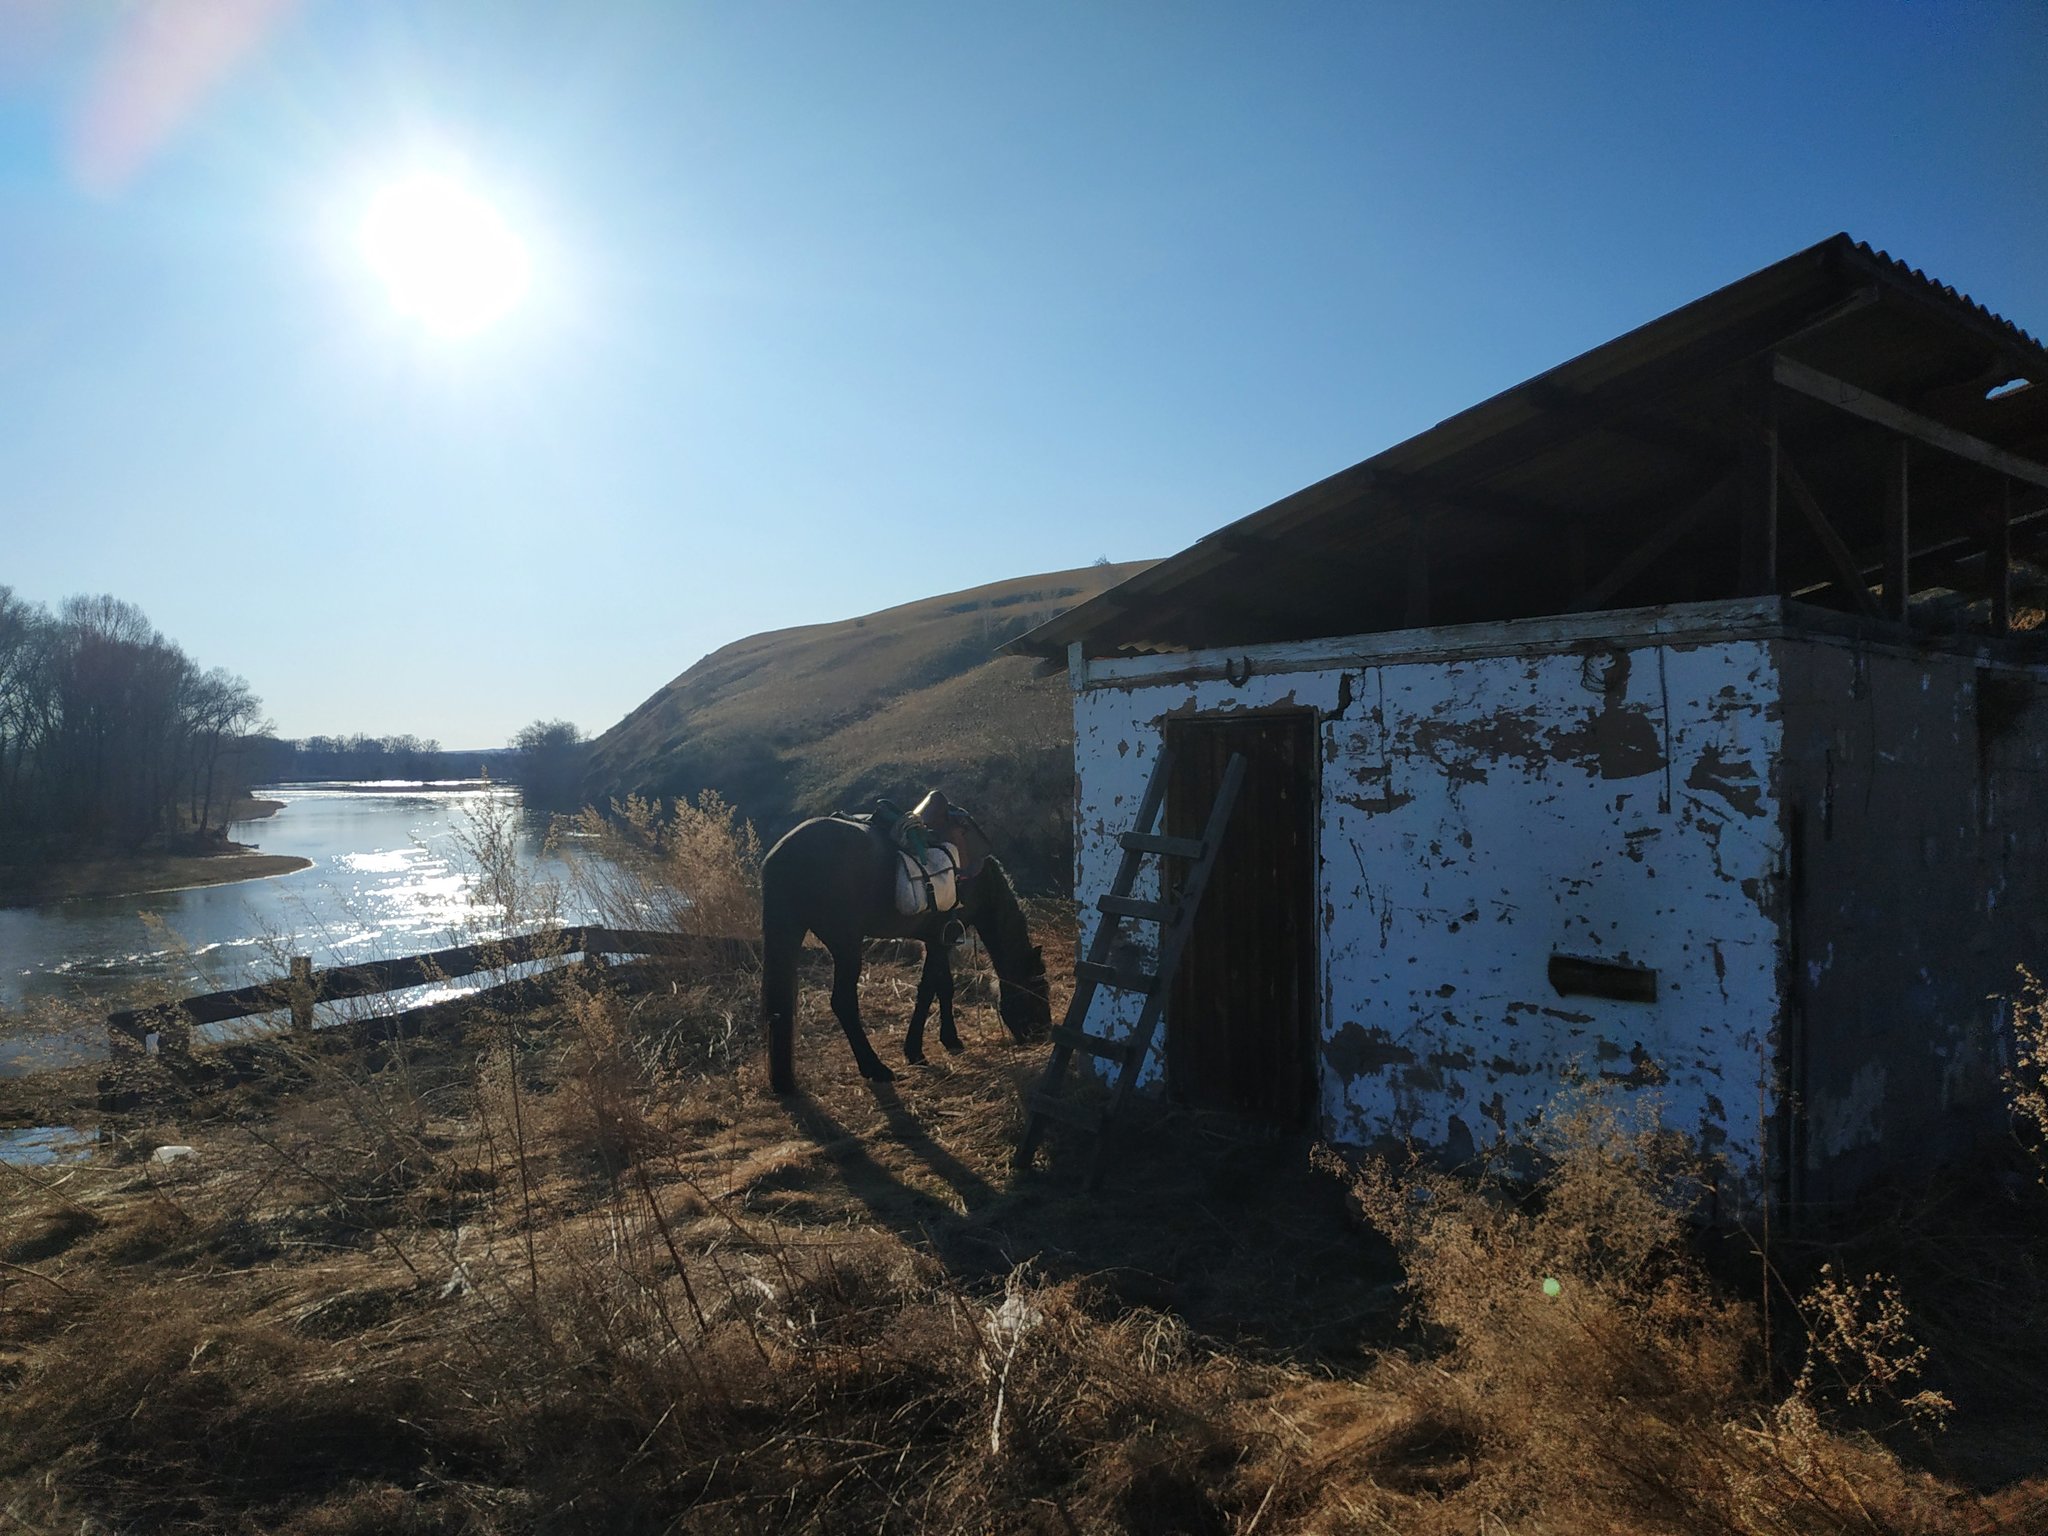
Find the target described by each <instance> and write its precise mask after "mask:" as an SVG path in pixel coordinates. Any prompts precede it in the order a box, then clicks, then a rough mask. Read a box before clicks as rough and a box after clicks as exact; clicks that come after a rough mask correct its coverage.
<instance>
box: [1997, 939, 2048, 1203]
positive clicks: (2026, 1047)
mask: <svg viewBox="0 0 2048 1536" xmlns="http://www.w3.org/2000/svg"><path fill="white" fill-rule="evenodd" d="M2011 1019H2012V1056H2013V1059H2012V1064H2011V1065H2010V1066H2009V1067H2007V1068H2006V1069H2005V1073H2004V1076H2005V1088H2006V1097H2007V1099H2008V1101H2009V1102H2010V1103H2011V1105H2012V1113H2013V1119H2014V1120H2015V1121H2016V1122H2017V1123H2018V1125H2019V1127H2020V1130H2021V1133H2022V1136H2023V1137H2024V1139H2025V1140H2026V1141H2027V1143H2028V1144H2029V1150H2030V1151H2031V1152H2032V1154H2033V1158H2034V1165H2035V1167H2036V1168H2037V1169H2038V1170H2039V1172H2040V1175H2041V1179H2042V1181H2043V1182H2044V1183H2048V987H2044V986H2043V985H2042V984H2041V979H2040V978H2039V977H2038V976H2036V975H2035V974H2034V973H2033V971H2032V970H2030V969H2028V968H2027V967H2026V966H2024V965H2023V966H2021V967H2020V968H2019V976H2018V988H2017V990H2016V991H2015V993H2014V995H2013V1000H2012V1012H2011Z"/></svg>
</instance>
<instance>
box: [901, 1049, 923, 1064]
mask: <svg viewBox="0 0 2048 1536" xmlns="http://www.w3.org/2000/svg"><path fill="white" fill-rule="evenodd" d="M903 1059H904V1060H905V1061H907V1062H909V1063H910V1064H911V1065H912V1066H913V1067H921V1066H923V1065H924V1052H923V1051H910V1050H906V1051H905V1052H904V1053H903Z"/></svg>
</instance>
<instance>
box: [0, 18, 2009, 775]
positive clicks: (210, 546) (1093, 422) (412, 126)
mask: <svg viewBox="0 0 2048 1536" xmlns="http://www.w3.org/2000/svg"><path fill="white" fill-rule="evenodd" d="M219 3H221V0H154V3H151V0H142V3H139V4H133V5H116V4H111V3H108V4H83V3H70V0H0V294H4V295H5V298H4V301H0V519H4V524H0V526H4V527H5V529H6V534H5V538H4V541H0V582H4V583H7V584H10V585H12V586H13V587H14V588H15V589H16V590H17V591H18V592H19V593H21V594H22V595H23V596H25V597H29V598H32V599H38V600H43V601H52V602H54V601H55V600H57V599H59V598H61V597H63V596H64V595H66V594H68V593H71V592H77V591H88V590H91V591H102V590H103V591H111V592H114V593H116V594H117V595H119V596H122V597H125V598H129V599H131V600H133V601H135V602H137V603H139V604H141V605H142V606H143V607H144V609H145V610H146V611H147V612H148V613H149V614H150V616H151V617H152V618H153V619H154V620H155V621H156V622H157V624H158V625H159V626H161V627H162V628H163V629H164V630H165V632H166V633H168V634H169V635H171V636H172V637H173V638H175V639H177V640H178V641H179V642H180V643H181V644H183V645H184V646H185V647H186V649H187V650H188V651H190V652H192V653H193V655H194V656H195V657H196V658H197V659H199V660H200V661H201V662H202V663H204V664H207V665H223V666H227V667H230V668H232V669H234V670H237V671H240V672H242V673H244V674H245V675H247V676H248V677H249V679H250V680H251V682H252V683H253V684H254V685H255V686H256V688H257V690H258V691H259V692H260V693H261V694H262V695H263V697H264V699H265V701H266V703H267V705H268V708H269V710H270V712H271V714H272V715H273V716H274V718H275V719H276V721H277V723H278V725H279V727H280V728H281V729H282V730H284V731H285V732H286V733H288V734H295V735H298V734H310V733H314V732H336V731H357V730H361V731H372V732H391V731H412V732H416V733H418V734H421V735H430V736H435V737H438V738H439V739H440V740H442V741H443V742H444V743H446V744H448V745H462V746H482V745H491V744H495V743H498V742H501V741H502V740H503V739H504V738H506V737H507V736H509V735H510V734H511V732H512V731H514V730H516V729H517V728H518V727H519V726H520V725H522V724H524V723H525V722H527V721H529V720H532V719H534V718H536V717H553V716H566V717H568V718H571V719H573V720H575V721H577V722H578V723H579V724H581V725H582V726H583V727H584V728H585V729H586V730H591V731H596V730H600V729H602V728H604V727H605V726H607V725H609V724H611V723H612V722H613V721H614V720H616V719H617V718H618V717H619V716H620V715H622V714H623V713H624V712H625V711H626V710H628V709H630V708H631V707H632V706H633V705H634V704H636V703H638V702H639V701H640V699H642V698H643V697H645V696H646V695H647V694H648V693H650V692H652V691H653V690H654V689H655V688H657V687H659V686H660V685H661V684H662V683H663V682H665V681H666V680H667V679H668V678H670V677H672V676H673V675H675V674H676V673H677V672H679V671H681V670H682V669H683V668H684V667H686V666H687V665H689V664H690V663H691V662H692V661H694V660H695V659H696V658H697V657H699V656H701V655H702V654H704V653H705V652H707V651H709V650H712V649H715V648H716V647H718V646H719V645H722V644H724V643H725V642H727V641H729V640H732V639H735V638H737V637H739V636H741V635H744V634H747V633H751V632H753V631H756V630H762V629H771V628H777V627H781V626H784V625H790V624H801V623H809V622H814V621H819V620H826V619H834V618H840V617H844V616H847V615H850V614H854V613H860V612H865V611H868V610H871V609H874V608H878V607H882V606H885V605H887V604H890V603H894V602H899V601H906V600H909V599H911V598H915V597H921V596H926V595H929V594H931V593H935V592H942V591H949V590H952V589H955V588H959V587H965V586H970V585H973V584H976V583H978V582H983V581H991V580H997V579H1000V578H1003V577H1007V576H1012V575H1021V574H1025V573H1029V572H1034V571H1041V570H1052V569H1060V568H1064V567H1068V566H1074V565H1084V564H1086V563H1088V562H1089V561H1090V560H1092V559H1094V558H1096V557H1097V556H1098V555H1107V556H1109V557H1110V558H1112V559H1116V560H1126V559H1137V558H1141V557H1146V556H1156V555H1164V554H1168V553H1171V552H1172V551H1174V550H1176V549H1178V548H1180V547H1182V546H1184V545H1186V544H1187V543H1189V542H1191V541H1192V540H1193V539H1195V538H1197V537H1199V536H1200V535H1201V534H1203V533H1205V532H1208V531H1209V530H1210V529H1212V528H1214V527H1215V526H1217V525H1218V524H1220V523H1222V522H1224V521H1227V520H1229V519H1231V518H1234V517H1237V516H1240V515H1242V514H1244V513H1246V512H1249V511H1252V510H1254V509H1255V508H1257V507H1259V506H1262V505H1264V504H1265V503H1267V502H1269V501H1272V500H1274V499H1276V498H1277V497H1279V496H1282V495H1285V494H1286V493H1288V492H1290V491H1292V490H1294V489H1297V488H1298V487H1300V486H1302V485H1304V484H1307V483H1309V482H1311V481H1313V480H1316V479H1319V478H1321V477H1322V476H1324V475H1326V474H1329V473H1331V472H1332V471H1334V470H1337V469H1340V468H1342V467H1343V466H1345V465H1347V464H1351V463H1354V462H1356V461H1357V460H1359V459H1361V458H1364V457H1366V456H1367V455H1369V454H1371V453H1374V452H1376V451H1378V450H1379V449H1380V448H1383V447H1385V446H1387V445H1388V444H1390V443H1393V442H1396V441H1398V440H1400V439H1401V438H1404V437H1406V436H1408V435H1410V434H1411V433H1414V432H1416V431H1418V430H1420V429H1422V428H1424V427H1426V426H1428V425H1430V424H1431V423H1432V422H1434V421H1437V420H1439V419H1441V418H1442V417H1443V416H1445V415H1448V414H1450V413H1452V412H1454V411H1457V410H1459V409H1462V408H1463V407H1465V406H1467V405H1469V404H1471V403H1472V402H1474V401H1475V400H1478V399H1480V398H1482V397H1484V396H1486V395H1489V394H1492V393H1494V392H1495V391H1497V390H1500V389H1502V388H1505V387H1507V386H1509V385H1511V384H1513V383H1515V382H1517V381H1519V380H1520V379H1523V378H1525V377H1527V376H1529V375H1530V374H1532V373H1535V372H1537V371H1539V370H1541V369H1543V368H1546V367H1549V366H1550V365H1552V364H1554V363H1556V362H1559V361H1561V360H1562V359H1564V358H1565V357H1567V356H1570V355H1572V354H1574V353H1576V352H1579V351H1582V350H1584V349H1585V348H1587V347H1589V346H1593V345H1596V344H1597V343H1599V342H1601V341H1603V340H1605V339H1607V338H1608V337H1610V336H1612V335H1615V334H1617V333H1618V332H1620V331H1622V330H1625V329H1628V328H1629V327H1632V326H1634V325H1637V324H1640V323H1641V322H1643V321H1645V320H1648V319H1650V318H1652V317H1654V316H1655V315H1657V314H1660V313H1662V312H1663V311H1665V310H1667V309H1669V308H1671V307H1673V306H1675V305H1677V304H1680V303H1683V302H1685V301H1686V300H1688V299H1691V298H1693V297H1696V296H1697V295H1699V294H1700V293H1703V292H1706V291H1707V290H1709V289H1711V288H1714V287H1717V286H1719V285H1721V284H1723V283H1725V282H1728V281H1731V280H1733V279H1735V278H1737V277H1740V276H1742V275H1743V274H1745V273H1747V272H1749V271H1752V270H1754V269H1755V268H1757V267H1759V266H1762V265H1764V264H1766V263H1768V262H1770V261H1773V260H1776V259H1777V258H1779V257H1781V256H1784V255H1787V254H1789V253H1790V252H1792V251H1794V250H1796V249H1798V248H1800V247H1802V246H1805V245H1809V244H1811V243H1813V242H1814V241H1817V240H1819V239H1822V238H1824V237H1825V236H1827V235H1829V234H1832V233H1833V232H1834V231H1836V230H1838V229H1847V230H1849V231H1850V232H1851V233H1853V234H1855V235H1857V236H1858V237H1860V238H1863V239H1867V240H1870V241H1872V242H1873V243H1875V244H1878V245H1880V246H1883V247H1886V248H1889V249H1890V250H1891V251H1892V252H1893V253H1894V254H1895V255H1899V256H1902V257H1904V258H1905V259H1907V260H1909V261H1910V262H1912V263H1914V264H1916V265H1919V266H1922V267H1924V268H1926V269H1927V270H1928V271H1929V272H1930V273H1931V274H1933V275H1935V276H1937V277H1939V278H1941V279H1942V280H1944V281H1946V282H1950V283H1954V284H1956V285H1957V286H1959V287H1961V288H1963V289H1965V290H1966V291H1968V292H1970V293H1971V294H1973V295H1974V296H1975V297H1977V298H1978V299H1980V300H1981V301H1983V302H1984V303H1986V304H1988V305H1990V306H1991V307H1992V308H1994V309H1996V310H1998V311H2000V312H2001V313H2003V314H2005V315H2007V316H2008V317H2009V318H2012V319H2014V320H2016V321H2018V322H2019V323H2021V324H2022V325H2025V326H2027V327H2028V328H2030V329H2032V330H2034V331H2035V332H2036V333H2040V332H2042V331H2043V330H2048V107H2044V102H2048V7H2044V6H2042V5H2040V4H2038V3H2032V0H2029V3H2014V4H1996V3H1975V4H1951V5H1936V4H1912V5H1903V4H1901V5H1893V4H1876V3H1874V4H1865V5H1860V6H1853V7H1852V6H1847V5H1840V4H1798V3H1778V4H1768V5H1745V4H1714V5H1699V6H1689V7H1679V6H1672V5H1663V4H1654V5H1653V4H1642V5H1594V4H1586V5H1549V4H1542V5H1535V4H1527V3H1515V4H1501V5H1491V6H1488V5H1455V4H1431V5H1408V4H1398V5H1396V4H1389V5H1372V4H1366V3H1362V0H1361V3H1350V4H1327V5H1307V4H1286V3H1259V4H1251V3H1246V4H1243V5H1238V6H1220V5H1198V4H1165V3H1160V4H1139V3H1130V4H1109V3H1101V4H1087V5H1079V4H1076V5H1058V4H1032V5H1004V6H997V5H962V4H959V3H957V0H955V3H949V4H930V5H913V4H881V3H875V4H823V3H820V4H809V5H806V4H765V3H755V4H739V3H731V4H718V5H699V4H681V3H676V4H648V5H604V4H597V3H591V4H587V5H581V4H579V5H574V6H560V5H553V4H549V5H531V6H527V5H520V4H515V3H511V0H493V3H473V4H460V3H452V0H451V3H441V4H432V5H428V4H406V5H400V4H382V3H377V0H347V3H343V0H326V3H320V0H305V3H300V4H298V5H295V6H294V5H290V4H287V3H284V0H232V5H231V9H232V10H234V11H235V12H237V13H238V14H239V15H241V16H242V17H243V18H244V19H245V20H246V21H247V22H248V26H247V36H246V38H245V39H244V42H245V43H246V46H244V47H242V48H241V49H240V50H239V51H236V50H234V49H231V48H224V49H221V50H219V56H218V61H217V62H218V63H219V67H218V69H217V70H215V71H214V74H213V77H212V78H211V84H210V88H209V89H207V90H205V91H197V90H194V91H191V92H187V93H186V96H187V97H189V101H188V102H187V110H185V111H183V112H182V113H176V112H166V113H165V114H163V115H162V117H161V127H162V131H160V132H158V133H156V134H154V135H152V134H148V133H142V134H139V135H137V136H132V137H131V139H127V140H124V139H122V138H121V137H120V136H119V135H118V134H114V135H113V137H112V139H111V140H110V138H109V129H108V127H107V124H108V121H109V114H111V115H112V120H113V122H114V123H115V126H116V127H118V126H119V124H120V123H121V122H122V121H125V120H127V119H124V117H123V113H124V112H125V113H127V114H128V118H133V117H135V112H134V110H133V109H134V103H135V101H136V100H138V99H142V95H141V93H140V92H139V91H138V88H137V86H136V84H135V82H136V81H138V80H140V81H143V82H145V83H147V82H150V81H155V82H157V83H158V84H161V82H162V80H163V79H164V78H166V77H176V73H177V65H178V61H180V60H189V58H190V57H191V56H192V54H193V49H194V47H195V46H197V45H195V44H194V43H193V40H192V36H191V35H190V34H191V33H192V29H193V28H194V27H195V26H197V25H198V24H199V21H200V20H201V18H202V17H203V15H204V13H205V10H206V7H207V6H209V5H217V4H219ZM216 26H217V23H216ZM181 33H182V34H183V35H181ZM210 35H213V34H205V35H203V36H202V38H201V41H202V42H203V41H204V36H210ZM200 51H201V52H202V53H203V52H204V50H203V48H202V49H201V50H200ZM166 59H168V60H169V61H170V62H168V63H166V62H165V61H166ZM190 73H191V72H190V71H189V70H188V71H187V74H188V75H189V74H190ZM150 99H153V98H150ZM145 126H146V124H145ZM109 142H112V143H114V144H115V146H116V149H117V150H118V148H119V146H120V145H121V144H124V143H126V144H131V145H133V144H139V145H140V146H141V148H139V149H134V150H133V152H131V153H127V154H125V155H123V154H120V153H116V152H114V151H110V150H109V149H108V148H107V145H108V144H109ZM426 163H431V164H433V165H435V166H437V167H441V168H443V169H444V170H445V169H448V168H450V167H452V168H454V170H455V171H456V172H457V173H458V174H459V175H460V176H461V177H462V178H463V179H464V181H465V182H466V183H467V184H468V185H470V186H472V187H474V188H475V189H476V190H477V192H478V195H480V196H483V197H486V198H488V199H489V201H490V202H491V203H492V204H493V206H494V207H496V208H497V209H498V211H499V213H500V214H501V216H502V217H503V219H504V221H505V222H506V223H507V224H508V225H509V226H510V227H512V228H513V229H515V230H516V231H517V232H518V233H519V234H520V236H521V238H522V239H523V240H524V242H525V244H526V247H527V249H528V251H529V255H530V260H531V267H532V277H531V282H530V286H529V289H528V292H527V294H526V297H525V300H524V301H523V302H522V303H521V304H520V305H518V306H517V307H516V308H514V309H513V310H512V311H511V312H510V313H508V314H507V315H506V316H505V318H504V319H503V320H502V321H501V322H500V323H499V324H497V325H495V326H492V327H490V328H488V329H486V330H483V331H480V332H478V333H477V334H474V335H469V336H465V337H460V338H446V337H436V336H433V335H430V334H427V333H424V332H422V331H421V330H420V329H419V328H418V327H417V326H415V325H413V324H412V323H411V322H410V321H408V320H407V319H405V318H404V317H403V316H400V315H398V314H396V313H395V312H394V311H393V310H392V308H391V306H390V305H389V303H388V302H386V299H385V295H384V294H383V292H382V291H381V290H380V289H378V288H377V286H376V285H375V283H374V282H372V281H371V280H370V279H369V277H368V276H367V274H366V271H365V269H364V264H363V262H362V260H361V257H360V254H359V252H358V251H357V250H356V247H355V241H354V230H355V226H356V224H357V223H358V222H359V221H360V219H361V217H362V210H363V208H364V207H365V206H366V204H367V202H368V200H369V199H370V198H371V197H372V196H373V195H374V194H375V192H376V190H377V189H378V188H379V187H380V186H383V185H386V184H388V183H390V182H392V181H393V180H396V179H400V178H403V177H404V176H406V175H407V174H409V172H410V171H411V170H412V169H413V168H414V167H416V166H418V165H421V164H426Z"/></svg>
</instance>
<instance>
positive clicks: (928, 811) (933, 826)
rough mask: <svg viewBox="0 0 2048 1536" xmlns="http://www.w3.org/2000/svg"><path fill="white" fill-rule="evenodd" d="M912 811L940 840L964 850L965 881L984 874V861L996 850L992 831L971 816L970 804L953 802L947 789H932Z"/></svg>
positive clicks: (963, 872)
mask: <svg viewBox="0 0 2048 1536" xmlns="http://www.w3.org/2000/svg"><path fill="white" fill-rule="evenodd" d="M911 814H912V815H913V816H915V817H916V818H917V819H918V820H919V821H921V822H923V823H924V825H925V830H926V831H928V832H930V833H931V835H932V836H933V837H934V838H936V839H937V840H938V841H940V842H942V843H951V844H952V845H953V846H954V847H955V848H958V849H959V850H960V876H961V878H962V879H964V880H972V879H973V878H974V877H975V876H976V875H978V874H980V873H981V866H982V864H983V863H984V862H985V861H986V860H987V858H988V856H989V855H990V854H991V853H994V852H995V848H994V846H993V845H992V844H991V843H990V842H989V840H988V834H987V833H985V832H983V831H982V830H981V826H980V824H979V823H978V822H976V821H975V819H974V818H973V817H972V816H970V815H968V813H967V807H966V806H964V805H955V804H953V802H952V801H950V800H948V799H947V798H946V794H945V791H944V790H939V789H934V790H932V791H930V792H929V793H928V794H926V795H925V797H924V798H923V799H922V800H920V801H918V802H917V804H916V806H915V807H913V808H912V810H911Z"/></svg>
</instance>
